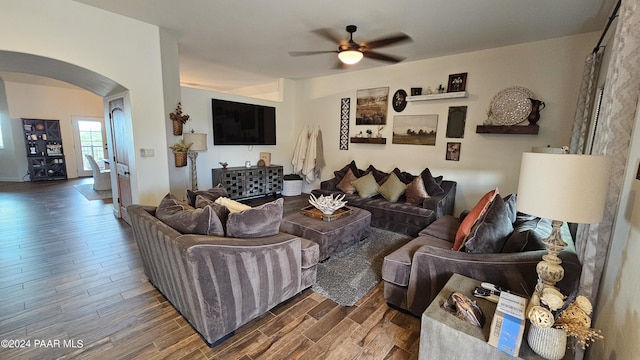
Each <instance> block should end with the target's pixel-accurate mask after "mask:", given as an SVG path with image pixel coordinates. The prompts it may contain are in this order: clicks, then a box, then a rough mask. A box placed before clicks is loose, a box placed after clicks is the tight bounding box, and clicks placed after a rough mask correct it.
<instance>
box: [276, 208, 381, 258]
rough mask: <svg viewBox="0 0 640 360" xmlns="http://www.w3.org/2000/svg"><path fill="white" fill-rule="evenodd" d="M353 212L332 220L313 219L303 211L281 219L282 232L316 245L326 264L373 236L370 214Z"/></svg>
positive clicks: (354, 209) (361, 210)
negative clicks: (344, 250)
mask: <svg viewBox="0 0 640 360" xmlns="http://www.w3.org/2000/svg"><path fill="white" fill-rule="evenodd" d="M352 210H353V211H352V212H351V214H349V215H346V216H343V217H341V218H339V219H335V220H333V221H324V220H320V219H314V218H312V217H309V216H306V215H304V214H302V213H300V212H296V213H293V214H289V215H287V216H285V217H284V218H282V222H281V223H280V231H282V232H285V233H288V234H293V235H296V236H300V237H303V238H305V239H308V240H311V241H313V242H315V243H317V244H318V245H319V247H320V261H323V260H326V259H327V258H329V257H330V256H331V255H332V254H334V253H336V252H338V251H341V250H343V249H346V248H347V247H349V246H351V245H352V244H355V243H356V242H358V241H360V240H362V239H364V238H366V237H368V236H369V234H370V233H371V213H370V212H368V211H367V210H363V209H359V208H352Z"/></svg>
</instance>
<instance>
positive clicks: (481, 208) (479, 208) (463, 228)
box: [451, 188, 500, 251]
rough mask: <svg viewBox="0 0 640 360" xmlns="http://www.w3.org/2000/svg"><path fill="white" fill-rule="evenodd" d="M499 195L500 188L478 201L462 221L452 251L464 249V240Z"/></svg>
mask: <svg viewBox="0 0 640 360" xmlns="http://www.w3.org/2000/svg"><path fill="white" fill-rule="evenodd" d="M499 193H500V192H499V191H498V188H495V189H494V190H491V191H489V192H488V193H486V194H484V196H483V197H482V198H481V199H480V201H478V203H477V204H476V206H474V207H473V209H471V211H470V212H469V214H468V215H467V216H466V217H465V218H464V220H462V223H460V227H458V231H457V232H456V239H455V241H454V243H453V248H452V249H451V250H454V251H459V250H460V249H461V248H462V245H464V240H465V239H466V238H467V236H468V235H469V233H470V232H471V228H472V227H473V225H474V224H475V223H476V221H478V219H479V218H480V217H481V216H482V215H483V214H484V213H485V212H486V211H487V209H488V208H489V205H491V202H492V201H493V199H495V197H496V195H498V194H499Z"/></svg>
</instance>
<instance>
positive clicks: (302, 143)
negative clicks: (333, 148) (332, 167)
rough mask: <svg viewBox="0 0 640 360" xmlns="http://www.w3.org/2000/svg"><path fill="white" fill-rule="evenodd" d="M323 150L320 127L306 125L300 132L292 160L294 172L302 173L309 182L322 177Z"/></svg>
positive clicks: (323, 164)
mask: <svg viewBox="0 0 640 360" xmlns="http://www.w3.org/2000/svg"><path fill="white" fill-rule="evenodd" d="M323 152H324V150H323V146H322V132H321V131H320V128H319V127H316V128H315V129H312V128H311V127H310V126H306V127H305V128H304V129H303V130H302V131H301V132H300V136H299V137H298V142H297V144H296V148H295V150H294V153H293V159H292V160H291V164H292V165H293V172H294V173H296V174H302V175H303V177H304V180H305V181H306V182H307V183H312V182H313V181H314V180H315V179H316V178H320V172H321V171H322V168H324V166H325V161H324V153H323Z"/></svg>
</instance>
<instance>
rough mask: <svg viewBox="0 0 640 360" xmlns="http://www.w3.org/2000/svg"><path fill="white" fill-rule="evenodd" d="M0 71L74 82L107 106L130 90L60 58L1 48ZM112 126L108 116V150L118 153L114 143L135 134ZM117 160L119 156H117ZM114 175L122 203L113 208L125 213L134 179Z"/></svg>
mask: <svg viewBox="0 0 640 360" xmlns="http://www.w3.org/2000/svg"><path fill="white" fill-rule="evenodd" d="M0 71H4V72H12V73H24V74H30V75H37V76H42V77H45V78H52V79H55V80H59V81H63V82H66V83H69V84H72V85H75V86H77V87H80V88H82V89H85V90H87V91H89V92H92V93H94V94H96V95H98V96H100V97H102V98H103V101H104V107H105V109H108V106H109V102H110V101H112V100H113V99H116V98H119V99H121V100H122V98H123V97H126V96H128V94H127V92H128V91H127V89H126V88H124V87H123V86H121V85H119V84H118V83H116V82H115V81H113V80H111V79H109V78H107V77H105V76H102V75H100V74H98V73H96V72H93V71H91V70H88V69H85V68H82V67H79V66H76V65H73V64H70V63H67V62H63V61H60V60H56V59H51V58H47V57H42V56H37V55H32V54H25V53H17V52H9V51H0ZM121 102H122V104H123V106H122V107H121V111H122V112H127V111H128V110H127V109H126V107H124V104H125V102H124V101H121ZM126 118H128V117H121V119H120V120H121V121H124V120H123V119H126ZM111 126H112V122H111V121H109V119H107V121H106V127H107V129H106V130H107V131H106V133H107V147H108V153H109V154H116V152H117V148H115V146H117V144H132V143H133V141H132V135H131V134H127V133H123V132H118V133H117V134H118V135H117V136H122V137H125V138H123V139H115V138H114V137H113V136H116V133H114V132H112V131H111ZM121 146H122V145H121ZM124 146H126V145H124ZM120 150H121V151H120V153H127V152H128V150H129V149H125V148H123V149H120ZM114 160H116V159H115V158H114ZM127 166H128V164H127ZM112 177H113V178H112V183H113V184H117V185H116V186H114V187H113V189H114V190H113V191H114V195H116V197H117V199H114V200H115V201H114V203H117V204H120V205H121V206H114V212H115V214H116V216H119V217H120V216H122V215H123V211H122V209H123V208H126V205H127V204H122V202H121V199H123V198H126V199H129V203H130V202H131V199H132V196H131V183H130V182H126V183H125V185H126V186H123V184H122V183H120V182H118V180H117V178H116V175H115V173H114V175H112ZM124 215H125V216H123V217H124V218H125V220H126V219H127V217H126V214H124Z"/></svg>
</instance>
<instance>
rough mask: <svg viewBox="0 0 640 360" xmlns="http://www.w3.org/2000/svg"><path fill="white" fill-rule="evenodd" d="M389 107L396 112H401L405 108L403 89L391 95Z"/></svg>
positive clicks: (404, 92) (405, 95) (405, 94)
mask: <svg viewBox="0 0 640 360" xmlns="http://www.w3.org/2000/svg"><path fill="white" fill-rule="evenodd" d="M391 105H392V106H393V110H395V111H396V112H402V110H404V108H405V107H407V92H406V91H404V90H403V89H400V90H398V91H396V92H395V93H394V94H393V100H392V102H391Z"/></svg>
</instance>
